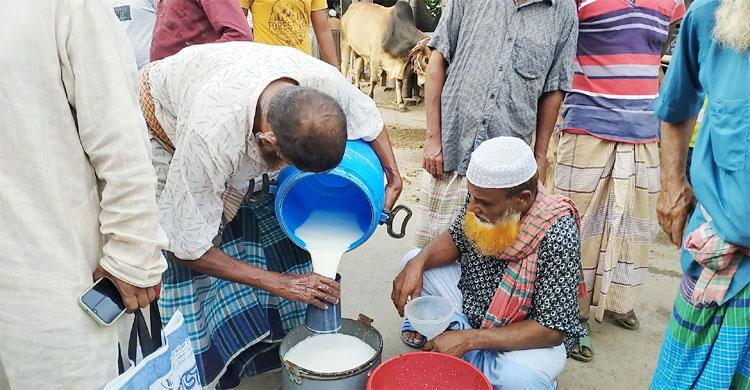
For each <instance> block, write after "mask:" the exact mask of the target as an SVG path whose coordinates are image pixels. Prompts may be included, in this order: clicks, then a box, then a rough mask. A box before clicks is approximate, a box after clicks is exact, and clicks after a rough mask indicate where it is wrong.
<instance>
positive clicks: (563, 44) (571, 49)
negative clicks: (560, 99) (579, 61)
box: [543, 18, 578, 92]
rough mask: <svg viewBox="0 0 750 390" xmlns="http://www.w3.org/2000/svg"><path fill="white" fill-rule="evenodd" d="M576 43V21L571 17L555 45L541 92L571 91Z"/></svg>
mask: <svg viewBox="0 0 750 390" xmlns="http://www.w3.org/2000/svg"><path fill="white" fill-rule="evenodd" d="M577 45H578V22H577V21H576V20H575V19H574V18H572V19H571V20H570V22H569V23H568V24H567V26H565V29H564V31H563V33H562V35H561V37H560V39H559V40H558V42H557V45H556V47H555V58H554V59H553V61H552V66H551V67H550V70H549V72H548V73H547V78H546V80H545V81H544V88H543V92H551V91H565V92H570V91H571V89H572V87H573V69H574V65H573V64H574V63H575V55H576V48H577Z"/></svg>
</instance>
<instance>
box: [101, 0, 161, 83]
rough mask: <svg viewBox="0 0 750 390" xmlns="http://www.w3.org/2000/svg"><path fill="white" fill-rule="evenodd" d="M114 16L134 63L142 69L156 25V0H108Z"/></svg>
mask: <svg viewBox="0 0 750 390" xmlns="http://www.w3.org/2000/svg"><path fill="white" fill-rule="evenodd" d="M110 3H112V8H113V9H114V11H115V15H116V16H117V18H118V19H119V20H120V24H121V25H122V26H123V27H124V28H125V34H127V36H128V40H130V46H132V48H133V54H134V55H135V63H136V65H138V69H142V68H143V67H144V66H146V64H148V62H149V58H150V56H151V38H152V36H153V32H154V24H155V23H156V0H110Z"/></svg>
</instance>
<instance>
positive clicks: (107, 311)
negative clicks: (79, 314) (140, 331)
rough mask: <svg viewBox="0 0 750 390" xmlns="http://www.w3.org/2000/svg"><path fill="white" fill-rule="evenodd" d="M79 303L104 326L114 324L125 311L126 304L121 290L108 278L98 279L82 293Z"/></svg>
mask: <svg viewBox="0 0 750 390" xmlns="http://www.w3.org/2000/svg"><path fill="white" fill-rule="evenodd" d="M78 304H79V305H81V307H82V308H83V310H84V311H85V312H86V313H88V314H89V315H90V316H91V317H92V318H93V319H94V320H95V321H96V322H98V323H99V325H102V326H110V325H112V324H114V323H115V321H117V319H118V318H120V316H122V314H123V313H125V305H124V304H123V303H122V296H120V291H118V290H117V287H115V284H114V283H113V282H112V281H111V280H109V279H107V278H101V279H99V280H97V281H96V283H94V285H93V286H91V288H89V289H88V290H86V292H85V293H83V295H81V297H80V298H79V299H78Z"/></svg>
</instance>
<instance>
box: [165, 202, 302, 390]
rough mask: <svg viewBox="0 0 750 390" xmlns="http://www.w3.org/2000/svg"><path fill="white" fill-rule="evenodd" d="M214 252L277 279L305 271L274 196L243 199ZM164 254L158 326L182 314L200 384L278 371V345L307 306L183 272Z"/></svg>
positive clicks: (221, 384)
mask: <svg viewBox="0 0 750 390" xmlns="http://www.w3.org/2000/svg"><path fill="white" fill-rule="evenodd" d="M219 248H220V249H221V250H222V251H224V253H226V254H227V255H229V256H231V257H233V258H235V259H237V260H239V261H242V262H245V263H247V264H250V265H252V266H255V267H258V268H263V269H267V270H269V271H274V272H280V273H297V274H306V273H310V272H312V265H311V263H310V256H309V254H308V253H307V252H306V251H305V250H303V249H301V248H299V247H297V246H296V245H294V244H293V243H292V242H291V240H290V239H289V238H288V237H287V236H286V234H284V232H283V231H282V229H281V227H280V226H279V223H278V221H277V220H276V216H275V215H274V197H273V196H272V195H260V196H259V198H254V197H251V196H250V195H249V196H248V197H246V198H245V202H244V203H243V204H242V206H241V207H240V210H239V212H238V214H237V216H236V217H235V218H234V219H233V220H232V221H231V222H230V223H229V224H228V225H227V226H226V228H225V229H224V231H223V233H222V237H221V244H220V246H219ZM170 255H171V254H168V255H167V261H168V264H169V267H168V269H167V271H166V272H165V273H164V275H163V288H162V293H161V298H160V300H159V307H160V308H161V313H162V320H163V321H164V322H166V321H168V320H169V318H171V316H172V314H174V312H175V311H176V310H178V309H179V310H180V311H182V314H183V316H184V317H185V323H186V324H187V327H188V330H189V331H190V337H191V340H192V341H193V350H194V352H195V354H196V358H197V361H198V367H199V369H200V370H201V379H202V380H203V384H204V386H205V385H208V384H211V383H215V382H216V381H217V380H218V379H219V378H221V380H220V382H219V387H220V388H227V387H234V386H236V385H237V384H239V378H241V377H243V376H251V375H255V374H259V373H262V372H265V371H269V370H272V369H276V368H279V367H280V361H279V356H278V347H279V344H280V342H281V340H282V339H283V338H284V336H285V335H286V334H287V332H289V331H290V330H292V329H294V328H295V327H297V326H298V325H300V324H301V323H302V322H303V317H304V315H305V309H306V306H305V305H304V304H303V303H299V302H293V301H289V300H287V299H284V298H280V297H278V296H274V295H271V294H270V293H269V292H267V291H264V290H261V289H259V288H255V287H252V286H247V285H243V284H239V283H233V282H229V281H226V280H221V279H217V278H214V277H211V276H208V275H204V274H201V273H198V272H195V271H192V270H190V269H189V268H187V267H184V266H182V265H181V264H180V263H179V262H177V261H175V260H174V257H173V256H170Z"/></svg>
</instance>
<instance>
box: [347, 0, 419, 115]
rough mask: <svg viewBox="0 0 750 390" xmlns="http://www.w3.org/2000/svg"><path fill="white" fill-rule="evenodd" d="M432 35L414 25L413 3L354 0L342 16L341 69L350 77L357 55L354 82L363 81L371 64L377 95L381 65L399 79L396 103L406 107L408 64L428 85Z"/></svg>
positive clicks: (387, 72) (390, 75)
mask: <svg viewBox="0 0 750 390" xmlns="http://www.w3.org/2000/svg"><path fill="white" fill-rule="evenodd" d="M428 41H429V37H428V36H427V34H425V33H423V32H421V31H419V30H418V29H417V28H416V27H415V26H414V16H413V14H412V10H411V7H410V6H409V4H408V3H407V2H405V1H398V2H396V4H395V5H394V6H393V7H383V6H381V5H377V4H372V3H354V4H352V5H351V6H349V9H348V10H347V11H346V13H345V14H344V16H343V17H342V18H341V72H342V73H343V74H344V76H347V77H349V74H348V73H349V64H350V62H351V61H352V59H354V60H355V61H354V64H355V65H354V82H355V84H356V83H357V82H358V81H359V78H360V76H361V73H362V70H363V69H362V68H363V67H364V63H365V62H369V65H370V90H369V93H368V94H369V95H370V97H373V95H374V90H375V85H376V84H377V83H378V82H379V79H380V73H381V69H382V70H383V71H385V73H386V75H387V76H388V77H389V78H393V79H395V80H396V104H398V107H399V108H401V109H405V108H406V104H404V97H403V95H402V85H403V81H404V76H405V73H406V68H407V64H409V63H410V62H411V65H412V67H413V69H414V71H415V73H417V78H418V83H419V85H424V81H425V79H426V75H427V74H426V71H427V61H428V59H429V58H430V49H429V48H428V47H427V42H428Z"/></svg>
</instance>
